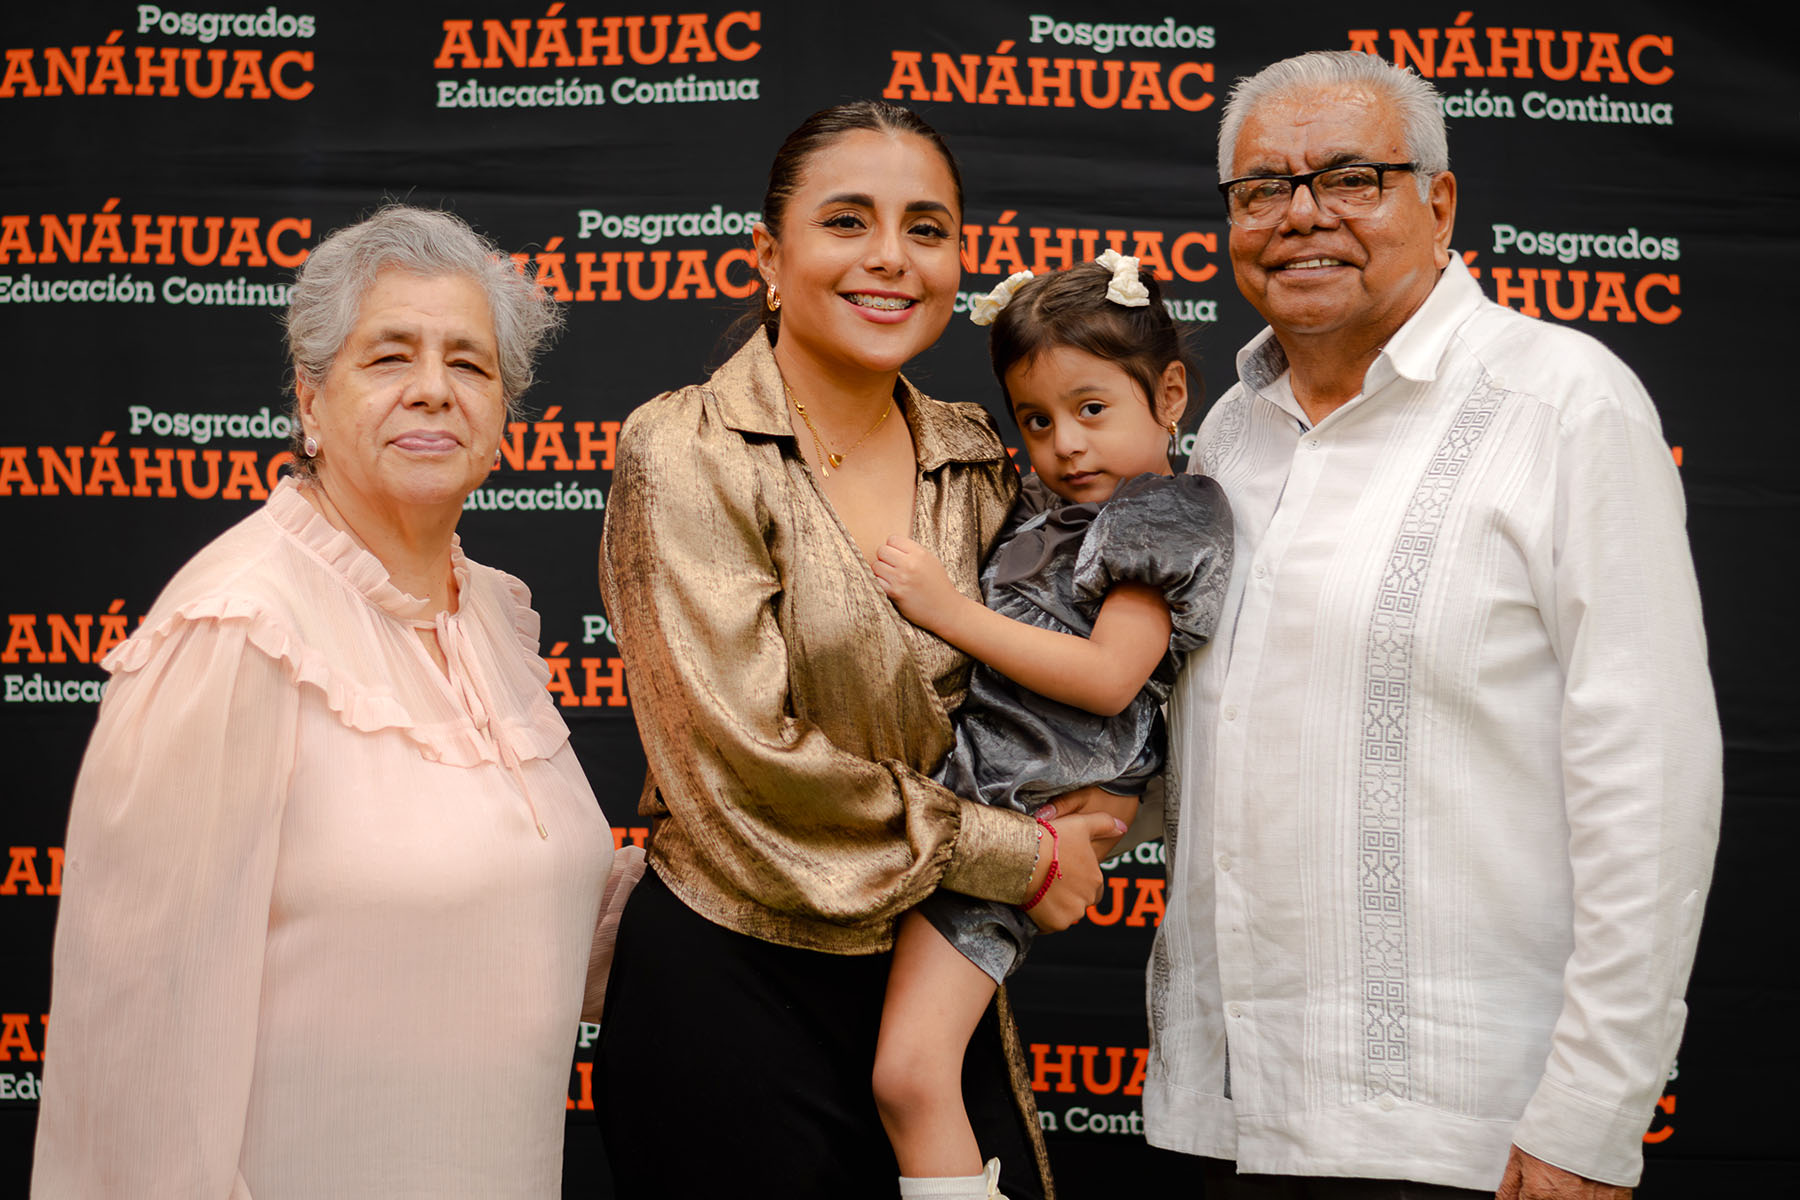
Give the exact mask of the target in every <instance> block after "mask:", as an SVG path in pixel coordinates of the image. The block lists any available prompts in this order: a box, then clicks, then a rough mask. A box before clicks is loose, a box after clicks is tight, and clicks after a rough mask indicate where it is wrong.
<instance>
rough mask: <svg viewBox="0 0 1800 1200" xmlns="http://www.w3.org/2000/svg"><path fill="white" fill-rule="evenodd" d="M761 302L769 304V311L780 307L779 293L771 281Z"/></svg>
mask: <svg viewBox="0 0 1800 1200" xmlns="http://www.w3.org/2000/svg"><path fill="white" fill-rule="evenodd" d="M763 303H764V304H767V305H768V306H769V311H770V312H774V311H776V310H777V309H779V308H780V307H781V293H780V292H778V291H776V290H775V285H774V284H772V283H771V284H770V285H769V294H768V295H767V296H764V297H763Z"/></svg>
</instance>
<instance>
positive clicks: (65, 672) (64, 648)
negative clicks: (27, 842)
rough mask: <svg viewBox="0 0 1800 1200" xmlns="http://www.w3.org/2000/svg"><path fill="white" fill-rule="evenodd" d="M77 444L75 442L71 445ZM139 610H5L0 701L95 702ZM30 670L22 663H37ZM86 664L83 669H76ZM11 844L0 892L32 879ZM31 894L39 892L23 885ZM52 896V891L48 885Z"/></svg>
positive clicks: (54, 854)
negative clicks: (104, 662) (105, 666)
mask: <svg viewBox="0 0 1800 1200" xmlns="http://www.w3.org/2000/svg"><path fill="white" fill-rule="evenodd" d="M76 449H79V447H76ZM143 620H144V617H143V614H142V613H140V614H138V616H137V617H136V618H128V617H127V616H126V615H125V601H124V600H123V599H118V600H114V601H113V602H112V603H111V604H109V605H107V606H106V610H105V611H104V612H94V613H7V614H6V648H5V649H4V650H0V666H4V668H5V670H4V671H3V672H0V700H3V702H4V703H6V704H98V703H99V702H100V697H101V695H102V693H103V692H104V691H105V690H106V677H105V675H104V674H103V673H102V672H101V671H100V660H101V659H103V658H105V657H106V654H107V651H109V650H111V649H112V648H113V647H114V646H116V645H118V644H119V643H120V642H122V641H124V640H125V639H126V638H127V637H128V636H130V630H129V629H128V628H127V626H128V625H131V624H133V623H137V624H142V623H143ZM40 665H41V669H39V670H34V671H32V672H30V673H29V674H26V673H25V668H27V667H33V666H40ZM84 667H85V668H87V670H82V669H81V668H84ZM20 852H21V851H20V848H19V847H17V846H15V847H13V850H12V854H13V858H12V865H11V866H10V867H9V868H8V869H7V874H6V881H5V882H4V883H0V896H10V895H14V894H15V892H14V891H13V890H12V889H14V888H16V886H17V884H18V882H19V879H20V878H21V877H22V873H25V874H30V875H31V876H32V883H33V884H35V881H36V868H35V857H33V858H32V859H31V860H30V861H27V860H24V859H21V858H20ZM50 862H51V866H52V871H51V874H52V879H53V882H54V881H55V880H60V879H61V878H62V850H61V849H60V848H57V849H53V850H51V851H50ZM27 891H28V892H29V894H30V895H33V896H35V895H38V894H39V892H37V891H32V890H31V888H30V887H29V886H28V887H27ZM50 894H51V895H55V894H56V892H55V891H54V890H53V891H52V892H51V893H50Z"/></svg>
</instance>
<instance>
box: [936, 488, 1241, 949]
mask: <svg viewBox="0 0 1800 1200" xmlns="http://www.w3.org/2000/svg"><path fill="white" fill-rule="evenodd" d="M1231 546H1232V533H1231V510H1230V508H1229V506H1228V505H1227V504H1226V501H1225V494H1224V492H1223V491H1222V490H1221V489H1220V487H1219V485H1218V484H1216V483H1214V482H1213V481H1212V480H1211V479H1209V478H1207V477H1206V476H1203V475H1173V476H1170V475H1139V476H1137V477H1136V478H1134V479H1128V480H1126V481H1125V482H1123V483H1121V484H1120V485H1119V487H1118V490H1117V491H1115V492H1114V493H1113V496H1112V499H1110V500H1108V501H1105V502H1103V503H1088V504H1071V503H1069V502H1067V501H1065V500H1063V499H1062V498H1061V497H1060V496H1057V495H1056V494H1055V493H1053V492H1051V491H1050V490H1049V489H1048V488H1046V487H1045V486H1044V485H1043V483H1042V482H1041V481H1040V480H1039V479H1038V477H1037V476H1035V475H1032V476H1028V477H1027V478H1026V480H1025V484H1024V487H1023V489H1022V490H1021V493H1020V496H1019V503H1018V506H1017V507H1016V508H1015V509H1014V510H1013V513H1012V515H1011V517H1009V518H1008V520H1007V523H1006V527H1005V528H1004V529H1003V530H1002V531H1001V535H1000V541H999V543H998V544H997V545H996V546H995V548H994V552H993V554H992V555H991V556H990V557H989V558H988V562H987V566H986V567H985V568H983V570H982V572H981V590H982V595H983V597H984V598H985V599H986V601H987V606H988V607H989V608H991V609H993V610H994V611H996V612H999V613H1003V614H1005V615H1006V616H1008V617H1011V618H1012V619H1014V620H1015V621H1023V622H1025V623H1026V624H1028V625H1035V626H1037V627H1038V628H1040V629H1050V630H1054V631H1056V632H1057V633H1072V634H1079V635H1081V636H1083V637H1085V636H1087V635H1088V634H1090V633H1092V632H1093V629H1094V618H1095V617H1096V616H1097V615H1098V614H1099V611H1100V604H1101V602H1102V601H1103V600H1104V599H1105V598H1106V593H1107V592H1108V591H1109V590H1110V589H1111V588H1112V586H1113V585H1114V584H1116V583H1141V584H1148V585H1149V586H1151V587H1154V588H1157V589H1159V590H1160V591H1161V592H1162V593H1163V597H1164V599H1165V600H1167V601H1168V605H1169V617H1170V621H1171V623H1172V625H1173V630H1172V632H1171V634H1170V637H1169V651H1168V653H1167V654H1165V655H1163V658H1162V661H1161V662H1160V663H1158V664H1157V666H1156V670H1155V671H1154V672H1153V673H1152V674H1151V676H1150V679H1149V680H1148V681H1147V682H1146V683H1145V684H1144V687H1143V690H1142V691H1140V692H1139V693H1138V694H1137V696H1136V698H1134V699H1133V700H1132V702H1131V703H1130V704H1129V705H1127V706H1126V707H1125V709H1124V710H1123V711H1122V712H1119V713H1118V714H1116V715H1114V716H1110V717H1102V716H1096V715H1095V714H1093V713H1090V712H1085V711H1083V710H1081V709H1079V708H1074V707H1071V706H1070V705H1067V704H1061V703H1059V702H1057V701H1055V700H1050V699H1047V698H1045V697H1043V696H1040V695H1038V694H1037V693H1035V692H1032V691H1028V690H1027V689H1025V688H1023V687H1021V686H1019V685H1018V684H1016V683H1014V682H1013V681H1012V680H1010V679H1008V678H1006V677H1005V676H1004V675H1001V674H1000V673H999V672H997V671H995V670H993V669H992V668H990V667H987V666H985V665H983V664H981V663H977V664H976V665H975V669H974V672H973V674H972V675H971V677H970V680H969V695H968V699H967V700H965V701H964V702H963V706H962V708H960V709H959V710H958V711H957V714H956V745H955V746H954V747H953V748H952V749H951V751H950V754H949V756H948V757H947V758H946V759H945V760H944V762H943V765H942V766H940V767H939V768H938V770H937V774H936V776H935V778H936V779H937V781H938V782H939V783H942V784H943V785H944V786H945V787H947V788H949V789H950V790H951V791H953V792H955V793H956V794H957V795H959V796H963V797H965V798H968V799H972V800H979V801H980V802H981V803H983V804H999V805H1005V806H1006V807H1008V808H1012V809H1016V810H1018V811H1019V812H1024V813H1029V812H1033V811H1035V810H1036V809H1037V808H1038V807H1039V806H1040V805H1042V804H1043V803H1044V802H1045V801H1047V800H1050V799H1052V798H1054V797H1056V796H1060V795H1062V794H1063V793H1064V792H1068V791H1073V790H1074V789H1076V788H1081V787H1088V786H1091V785H1095V784H1098V785H1099V786H1100V787H1103V788H1105V789H1106V790H1107V791H1109V792H1114V793H1116V794H1118V795H1121V796H1135V795H1140V794H1142V792H1143V790H1144V788H1145V786H1146V785H1148V783H1149V782H1150V780H1151V779H1152V778H1153V777H1154V776H1155V775H1156V774H1157V773H1158V772H1160V771H1161V770H1162V765H1163V753H1164V749H1165V744H1166V740H1167V739H1166V734H1165V731H1164V729H1163V717H1162V705H1163V702H1164V701H1166V700H1167V699H1168V698H1169V691H1170V689H1171V688H1173V687H1174V685H1175V675H1176V672H1177V671H1178V670H1180V667H1181V662H1182V659H1183V658H1184V657H1185V656H1186V655H1187V654H1188V653H1189V652H1191V651H1193V650H1195V649H1197V648H1198V647H1200V646H1203V645H1205V644H1206V641H1207V639H1208V638H1210V637H1211V636H1212V632H1213V629H1214V628H1215V627H1216V626H1217V625H1218V621H1219V610H1220V607H1221V606H1222V605H1223V603H1224V599H1225V585H1226V582H1227V581H1228V579H1229V578H1230V575H1231ZM919 911H920V912H921V913H922V914H923V915H924V916H925V917H926V918H927V919H928V920H930V921H931V923H932V925H934V926H935V927H936V928H937V929H938V931H939V932H940V933H942V934H943V935H944V937H945V938H946V939H947V940H948V941H949V942H950V944H951V945H953V946H955V947H956V948H957V950H959V951H960V952H961V953H962V954H963V955H965V956H966V957H967V958H968V959H969V961H971V962H973V963H974V964H975V965H976V966H978V967H980V968H981V969H982V970H983V971H985V972H987V974H988V975H989V976H991V977H992V978H993V980H994V981H995V982H996V983H1001V982H1004V981H1005V979H1006V976H1007V975H1009V974H1011V973H1012V971H1013V970H1014V969H1016V968H1017V967H1018V965H1019V963H1020V961H1021V960H1023V958H1024V957H1025V952H1026V950H1027V949H1029V948H1030V945H1031V939H1032V936H1033V935H1034V934H1035V933H1036V931H1037V926H1036V925H1035V924H1034V923H1033V921H1032V920H1031V918H1030V917H1029V916H1027V915H1026V914H1025V913H1024V912H1023V911H1021V910H1020V909H1019V908H1018V907H1016V906H1014V905H1010V904H1000V903H996V902H994V901H989V900H978V899H975V898H973V897H970V896H965V895H962V894H960V893H958V892H950V891H945V890H943V889H941V888H940V889H939V890H938V891H936V892H934V893H932V895H931V896H930V897H928V898H927V899H926V901H925V902H924V903H923V904H921V905H920V906H919Z"/></svg>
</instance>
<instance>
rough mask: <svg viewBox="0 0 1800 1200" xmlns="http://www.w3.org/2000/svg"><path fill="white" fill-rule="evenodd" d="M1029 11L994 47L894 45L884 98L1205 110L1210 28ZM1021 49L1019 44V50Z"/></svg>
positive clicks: (1212, 43)
mask: <svg viewBox="0 0 1800 1200" xmlns="http://www.w3.org/2000/svg"><path fill="white" fill-rule="evenodd" d="M1070 15H1073V16H1076V17H1092V16H1094V15H1097V14H1094V13H1092V12H1088V13H1076V14H1067V15H1065V14H1061V13H1054V14H1053V13H1033V14H1031V15H1030V16H1027V17H1026V18H1025V26H1024V27H1023V28H1019V29H1014V30H1008V31H1007V32H1006V33H1005V34H1003V35H1002V38H1001V41H1000V42H999V44H998V45H996V46H995V47H994V49H993V50H992V51H986V52H983V51H980V50H979V49H977V48H974V47H971V49H970V52H959V51H946V50H933V51H930V52H929V53H927V52H925V51H922V50H910V49H904V48H899V49H894V50H892V51H891V52H890V58H891V61H892V63H893V66H892V69H891V71H890V72H889V75H888V80H887V86H886V87H884V88H882V91H881V95H882V97H883V98H884V99H888V100H899V101H923V100H930V101H934V102H936V103H939V104H949V103H961V104H1005V105H1016V106H1024V107H1030V108H1091V109H1111V108H1119V109H1124V110H1127V111H1139V110H1149V111H1153V112H1167V111H1180V112H1190V113H1192V112H1201V111H1203V110H1205V109H1208V108H1211V107H1212V105H1213V103H1214V100H1215V97H1214V95H1213V92H1212V86H1211V85H1212V83H1213V63H1212V62H1211V60H1210V59H1202V58H1198V57H1196V55H1198V54H1200V53H1203V52H1207V51H1210V50H1212V49H1213V48H1214V46H1215V43H1216V40H1217V35H1216V32H1215V30H1214V29H1213V27H1212V26H1211V25H1196V24H1193V23H1192V22H1191V21H1185V20H1177V19H1176V18H1175V17H1164V18H1163V19H1162V20H1161V21H1156V22H1146V23H1139V24H1121V23H1115V22H1106V21H1093V20H1079V19H1077V20H1070V19H1068V16H1070ZM1021 43H1022V44H1021Z"/></svg>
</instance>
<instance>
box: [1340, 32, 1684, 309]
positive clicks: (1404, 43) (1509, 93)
mask: <svg viewBox="0 0 1800 1200" xmlns="http://www.w3.org/2000/svg"><path fill="white" fill-rule="evenodd" d="M1473 17H1474V14H1473V13H1472V12H1467V11H1464V12H1459V13H1457V15H1456V19H1455V20H1454V21H1453V22H1452V23H1451V24H1450V25H1448V26H1446V27H1445V28H1442V29H1388V30H1379V29H1352V30H1349V31H1348V37H1349V40H1350V49H1352V50H1361V51H1364V52H1365V53H1369V54H1374V55H1378V56H1381V57H1384V58H1388V59H1391V60H1392V61H1393V62H1394V63H1395V64H1396V65H1398V66H1402V67H1410V68H1412V69H1413V70H1416V71H1417V72H1418V73H1419V74H1420V75H1422V76H1424V77H1425V78H1426V79H1430V80H1432V81H1433V82H1434V83H1435V84H1436V85H1437V88H1438V91H1439V93H1440V96H1441V99H1440V102H1439V106H1440V107H1441V108H1442V110H1443V113H1444V115H1445V116H1446V117H1447V118H1450V119H1452V120H1456V119H1465V120H1466V119H1475V120H1523V121H1550V122H1553V123H1558V124H1573V125H1576V126H1581V127H1584V128H1587V127H1594V126H1604V125H1631V126H1667V125H1673V124H1674V123H1675V105H1674V104H1673V102H1672V101H1669V100H1666V99H1663V98H1662V95H1661V94H1660V92H1659V91H1658V90H1657V89H1661V88H1664V87H1666V86H1668V84H1669V83H1670V82H1671V81H1672V80H1673V79H1674V78H1675V39H1674V38H1673V37H1671V36H1669V35H1667V34H1659V33H1597V32H1589V31H1582V30H1572V29H1568V30H1558V29H1528V28H1518V27H1512V26H1484V27H1480V28H1477V27H1476V26H1475V25H1474V24H1473ZM1463 79H1468V80H1487V81H1491V82H1484V83H1482V84H1480V85H1479V86H1477V85H1475V84H1473V83H1470V84H1466V85H1464V86H1462V87H1461V88H1460V89H1459V88H1458V87H1457V81H1459V80H1463ZM1595 132H1598V131H1597V130H1596V131H1595ZM1490 232H1491V242H1490V245H1489V250H1490V253H1491V254H1492V255H1493V256H1494V257H1495V258H1503V259H1505V260H1506V261H1504V262H1493V263H1489V264H1487V265H1486V266H1484V267H1478V266H1476V265H1475V262H1474V260H1475V258H1476V257H1477V254H1476V253H1475V252H1472V251H1467V252H1465V253H1464V258H1465V259H1466V260H1468V262H1469V266H1470V269H1471V272H1472V273H1473V274H1474V275H1475V276H1476V277H1477V278H1483V277H1485V278H1487V279H1488V280H1489V281H1491V283H1492V285H1493V287H1492V293H1493V296H1494V299H1495V300H1496V301H1497V302H1498V303H1500V304H1503V305H1505V306H1507V307H1508V308H1514V309H1517V310H1519V311H1520V312H1522V313H1525V314H1526V315H1528V316H1533V317H1544V318H1549V319H1552V320H1557V321H1571V322H1585V323H1589V324H1607V323H1612V322H1617V323H1620V324H1634V323H1636V322H1639V321H1646V322H1649V323H1650V324H1653V325H1668V324H1672V323H1673V322H1675V321H1676V320H1678V319H1679V318H1680V316H1681V305H1680V304H1679V303H1678V302H1677V300H1676V297H1678V296H1680V295H1681V276H1680V274H1679V273H1678V272H1676V271H1674V270H1672V269H1669V268H1668V266H1667V264H1672V263H1674V262H1676V261H1677V260H1678V259H1679V258H1680V257H1681V243H1680V239H1678V238H1676V237H1673V236H1669V235H1666V234H1663V233H1660V232H1658V231H1655V230H1651V231H1642V230H1639V229H1638V228H1637V227H1636V226H1632V227H1630V228H1626V229H1540V228H1535V227H1533V225H1532V224H1531V223H1529V222H1527V221H1524V220H1517V221H1510V222H1495V223H1494V224H1493V225H1492V226H1491V227H1490Z"/></svg>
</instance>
